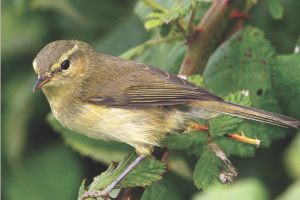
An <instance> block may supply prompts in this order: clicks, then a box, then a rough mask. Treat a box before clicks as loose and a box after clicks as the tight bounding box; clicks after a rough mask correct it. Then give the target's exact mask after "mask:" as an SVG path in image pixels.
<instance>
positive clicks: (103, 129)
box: [33, 40, 300, 199]
mask: <svg viewBox="0 0 300 200" xmlns="http://www.w3.org/2000/svg"><path fill="white" fill-rule="evenodd" d="M33 69H34V71H35V73H36V75H37V79H38V80H37V82H36V83H35V85H34V89H33V90H34V91H36V90H38V89H39V88H41V89H42V91H43V93H44V94H45V96H46V98H47V100H48V102H49V104H50V107H51V111H52V113H53V115H54V116H55V118H56V119H57V121H58V122H59V123H60V124H62V125H63V126H64V127H65V128H67V129H69V130H71V131H73V132H77V133H81V134H84V135H86V136H88V137H91V138H95V139H101V140H105V141H118V142H124V143H127V144H129V145H131V146H133V147H134V148H135V149H136V152H137V154H138V155H139V156H138V157H137V159H136V160H135V161H134V162H133V163H132V165H130V166H129V167H128V168H127V169H126V170H125V171H124V172H123V173H122V174H121V175H120V177H118V179H117V180H116V181H114V182H113V183H112V184H111V185H110V186H108V187H107V188H105V189H104V190H103V191H100V193H99V192H98V193H97V192H96V191H92V192H90V193H88V194H86V196H85V197H83V198H82V199H84V198H86V197H91V196H93V195H95V193H96V195H102V194H105V195H106V194H107V193H109V192H110V191H111V190H112V189H113V188H114V187H115V186H116V185H117V183H118V182H119V181H120V180H122V178H123V177H124V176H126V174H127V173H128V172H129V171H130V170H131V169H132V168H133V167H134V166H135V165H137V164H138V163H139V162H140V161H141V160H142V159H143V158H144V157H145V156H148V155H150V154H151V152H152V151H153V148H154V147H156V146H160V143H161V141H163V140H164V139H165V138H166V137H167V135H168V134H172V133H178V132H181V131H182V130H184V129H185V128H186V126H187V124H188V122H189V121H190V120H193V119H210V118H214V117H218V116H220V115H222V114H228V115H233V116H238V117H242V118H246V119H251V120H255V121H260V122H264V123H269V124H274V125H278V126H282V127H289V128H298V126H299V125H300V121H298V120H296V119H293V118H290V117H286V116H283V115H279V114H275V113H271V112H267V111H264V110H260V109H256V108H252V107H246V106H243V105H238V104H235V103H231V102H227V101H225V100H223V99H222V98H220V97H218V96H217V95H215V94H213V93H211V92H209V91H208V90H206V89H204V88H201V87H199V86H197V85H195V84H194V83H191V82H189V81H187V80H185V79H183V78H180V77H178V76H175V75H173V74H171V73H168V72H166V71H163V70H161V69H158V68H155V67H152V66H149V65H147V64H144V63H141V62H137V61H133V60H126V59H122V58H118V57H114V56H110V55H105V54H101V53H98V52H96V51H95V50H94V48H93V47H92V46H91V45H89V44H87V43H85V42H82V41H77V40H58V41H54V42H52V43H50V44H48V45H46V46H45V47H44V48H43V49H42V50H41V51H40V52H39V53H38V54H37V56H36V58H35V59H34V60H33ZM101 192H102V193H101Z"/></svg>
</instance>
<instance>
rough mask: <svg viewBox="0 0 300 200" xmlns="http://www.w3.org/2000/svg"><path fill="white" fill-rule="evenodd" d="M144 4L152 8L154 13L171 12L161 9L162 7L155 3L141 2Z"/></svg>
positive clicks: (146, 0)
mask: <svg viewBox="0 0 300 200" xmlns="http://www.w3.org/2000/svg"><path fill="white" fill-rule="evenodd" d="M140 1H142V2H144V3H145V4H146V5H147V6H149V7H151V8H152V9H153V10H154V11H156V10H159V11H162V12H163V13H168V12H169V11H168V10H166V9H164V8H163V7H161V6H160V5H158V4H156V3H154V2H153V1H151V0H140Z"/></svg>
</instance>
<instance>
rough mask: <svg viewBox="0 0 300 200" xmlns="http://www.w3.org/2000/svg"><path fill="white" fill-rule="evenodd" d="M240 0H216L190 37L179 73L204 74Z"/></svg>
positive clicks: (184, 74)
mask: <svg viewBox="0 0 300 200" xmlns="http://www.w3.org/2000/svg"><path fill="white" fill-rule="evenodd" d="M240 2H241V1H240V0H231V1H230V0H215V1H214V2H213V4H212V5H211V7H210V8H209V10H208V11H207V12H206V14H205V16H204V17H203V18H202V20H201V21H200V23H199V25H198V26H197V27H196V28H194V31H193V33H192V34H191V35H190V37H189V41H188V45H189V48H188V50H187V52H186V54H185V57H184V60H183V62H182V65H181V68H180V71H179V75H180V76H182V77H186V76H189V75H192V74H195V73H199V74H201V75H203V72H204V69H205V66H206V63H207V61H208V59H209V57H210V55H211V54H212V52H213V50H214V48H215V45H216V44H217V42H218V39H219V38H220V36H221V34H222V33H223V31H224V30H225V28H226V27H227V25H228V23H229V21H230V14H231V12H232V10H233V9H234V8H236V7H237V6H238V4H239V3H240Z"/></svg>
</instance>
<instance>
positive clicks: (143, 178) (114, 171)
mask: <svg viewBox="0 0 300 200" xmlns="http://www.w3.org/2000/svg"><path fill="white" fill-rule="evenodd" d="M136 157H137V154H136V153H131V154H128V155H127V156H126V157H125V158H124V159H123V160H122V161H121V163H119V164H118V166H117V167H116V165H115V164H111V165H110V166H109V167H108V169H107V171H105V172H103V173H102V174H101V175H99V176H97V177H96V178H94V181H93V182H92V183H91V185H90V186H89V189H91V190H101V189H104V188H106V187H107V186H108V185H109V184H110V183H111V182H113V181H114V180H115V179H116V178H117V177H118V176H119V175H120V174H121V173H122V172H123V171H124V170H125V169H126V168H127V167H128V166H129V165H130V164H131V163H132V162H133V161H134V159H135V158H136ZM165 168H166V163H162V162H159V161H157V160H155V159H154V158H149V157H146V158H144V159H143V160H142V161H141V162H140V163H139V164H138V165H137V166H136V167H135V168H133V169H132V170H131V171H130V172H129V173H128V174H127V175H126V176H125V178H123V179H122V181H121V182H120V183H119V184H118V185H117V186H116V187H115V189H120V188H127V187H136V186H142V187H145V186H149V185H152V184H153V183H154V182H158V181H161V180H162V174H163V173H165Z"/></svg>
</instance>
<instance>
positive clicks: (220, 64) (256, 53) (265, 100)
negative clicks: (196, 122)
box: [203, 26, 300, 156]
mask: <svg viewBox="0 0 300 200" xmlns="http://www.w3.org/2000/svg"><path fill="white" fill-rule="evenodd" d="M263 36H264V34H263V32H262V31H260V30H258V29H257V28H254V27H251V26H247V27H245V28H243V29H242V31H241V32H239V33H237V34H236V35H235V36H233V37H232V38H231V39H230V40H228V41H227V42H225V43H224V44H222V45H221V46H220V47H219V48H218V49H217V50H216V51H215V52H214V54H213V55H212V56H211V57H210V60H209V62H208V64H207V67H206V70H205V72H204V75H203V77H204V80H205V84H206V86H207V88H208V90H209V91H211V92H213V93H215V94H217V95H219V96H225V95H227V94H229V93H231V92H235V91H237V90H249V92H250V98H251V101H252V103H253V104H252V107H254V108H259V109H263V110H266V111H270V112H274V113H278V114H284V115H287V116H291V117H296V118H297V119H298V118H299V117H300V116H299V112H296V111H297V108H299V107H298V105H299V103H297V102H299V100H298V99H299V95H300V93H299V91H300V90H299V82H298V81H299V78H297V77H299V73H300V68H299V67H298V66H299V62H298V61H297V60H298V59H297V58H296V56H295V57H294V55H282V56H277V55H276V52H275V48H274V47H272V46H271V45H270V42H269V41H267V40H266V39H264V37H263ZM287 71H289V73H287ZM290 91H292V93H291V92H290ZM278 94H280V95H278ZM298 110H299V109H298ZM283 111H285V112H286V113H283ZM240 131H243V132H244V133H245V135H246V136H247V137H250V138H255V137H257V138H259V139H260V140H263V142H262V143H261V145H260V147H266V146H270V143H271V140H274V139H278V138H282V137H284V136H285V135H286V134H287V133H289V132H292V131H293V130H291V129H284V128H281V127H277V126H275V125H269V124H266V123H262V122H256V121H251V120H245V121H244V122H242V123H241V124H240V125H239V127H238V132H240ZM225 139H226V138H225ZM219 144H220V146H221V147H222V148H223V149H224V150H225V151H226V154H227V155H229V154H234V155H240V156H242V155H241V154H240V153H241V152H243V155H254V152H255V149H256V148H255V147H249V145H247V144H240V143H239V142H235V143H230V144H228V145H226V144H225V142H224V143H223V142H222V144H221V143H219ZM232 145H233V146H232ZM228 149H231V150H233V151H230V150H228ZM236 149H239V151H236Z"/></svg>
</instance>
